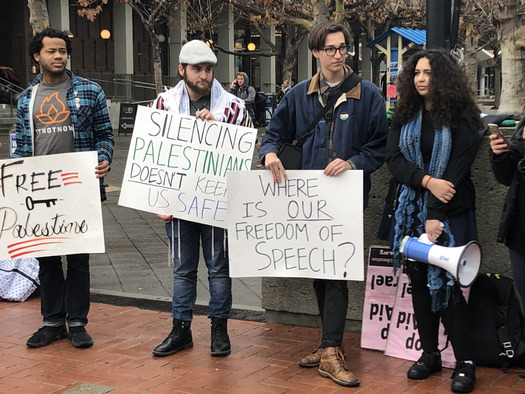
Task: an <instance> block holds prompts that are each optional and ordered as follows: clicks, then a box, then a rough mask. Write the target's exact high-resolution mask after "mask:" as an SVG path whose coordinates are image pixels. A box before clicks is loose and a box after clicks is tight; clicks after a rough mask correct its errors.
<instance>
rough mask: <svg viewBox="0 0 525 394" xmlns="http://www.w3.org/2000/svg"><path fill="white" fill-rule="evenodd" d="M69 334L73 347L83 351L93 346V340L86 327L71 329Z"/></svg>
mask: <svg viewBox="0 0 525 394" xmlns="http://www.w3.org/2000/svg"><path fill="white" fill-rule="evenodd" d="M69 334H70V335H71V344H72V345H73V347H76V348H79V349H83V348H86V347H91V346H93V338H91V336H90V335H89V334H88V333H87V331H86V329H85V328H84V326H76V327H69Z"/></svg>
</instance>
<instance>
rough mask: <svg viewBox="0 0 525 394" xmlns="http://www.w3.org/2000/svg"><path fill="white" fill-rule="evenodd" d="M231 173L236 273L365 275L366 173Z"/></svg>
mask: <svg viewBox="0 0 525 394" xmlns="http://www.w3.org/2000/svg"><path fill="white" fill-rule="evenodd" d="M286 174H287V175H288V180H282V182H281V183H279V184H277V183H274V181H273V178H272V174H271V172H270V171H250V172H230V173H229V174H228V177H227V183H228V244H229V256H230V276H232V277H262V276H268V277H270V276H273V277H300V278H324V279H347V280H363V279H364V262H363V258H364V257H363V255H364V253H363V173H362V171H359V170H356V171H346V172H344V173H343V174H341V175H338V176H336V177H329V176H326V175H324V174H323V171H286Z"/></svg>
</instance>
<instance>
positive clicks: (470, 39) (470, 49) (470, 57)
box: [465, 32, 479, 95]
mask: <svg viewBox="0 0 525 394" xmlns="http://www.w3.org/2000/svg"><path fill="white" fill-rule="evenodd" d="M478 41H479V36H478V35H477V34H475V33H474V32H471V34H467V37H465V74H466V76H467V80H468V84H469V86H470V88H471V89H472V92H473V93H474V95H477V92H478Z"/></svg>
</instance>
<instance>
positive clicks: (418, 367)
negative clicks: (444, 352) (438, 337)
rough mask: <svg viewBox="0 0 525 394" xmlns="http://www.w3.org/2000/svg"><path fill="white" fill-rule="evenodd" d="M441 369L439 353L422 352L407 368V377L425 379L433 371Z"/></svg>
mask: <svg viewBox="0 0 525 394" xmlns="http://www.w3.org/2000/svg"><path fill="white" fill-rule="evenodd" d="M439 371H441V353H439V352H431V353H427V352H423V355H422V356H421V357H420V358H419V360H417V361H416V362H415V363H414V364H413V365H412V366H411V367H410V369H409V370H408V372H407V376H408V378H409V379H418V380H419V379H426V378H428V377H429V376H430V375H431V374H433V373H434V372H439Z"/></svg>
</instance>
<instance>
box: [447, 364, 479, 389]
mask: <svg viewBox="0 0 525 394" xmlns="http://www.w3.org/2000/svg"><path fill="white" fill-rule="evenodd" d="M475 384H476V366H475V365H474V364H470V363H466V362H464V361H458V362H457V363H456V369H454V373H453V374H452V386H451V387H450V389H451V390H452V392H453V393H470V392H471V391H472V390H474V385H475Z"/></svg>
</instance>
